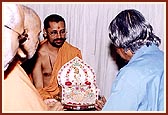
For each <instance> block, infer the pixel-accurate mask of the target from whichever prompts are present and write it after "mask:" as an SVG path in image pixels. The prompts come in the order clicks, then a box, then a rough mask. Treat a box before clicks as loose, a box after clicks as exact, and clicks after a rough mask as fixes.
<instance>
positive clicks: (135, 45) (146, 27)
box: [103, 9, 164, 111]
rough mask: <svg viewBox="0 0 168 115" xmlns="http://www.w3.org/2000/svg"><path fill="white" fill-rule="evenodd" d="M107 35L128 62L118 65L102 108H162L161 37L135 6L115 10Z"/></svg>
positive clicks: (162, 58) (113, 109)
mask: <svg viewBox="0 0 168 115" xmlns="http://www.w3.org/2000/svg"><path fill="white" fill-rule="evenodd" d="M109 30H110V34H109V37H110V39H111V41H112V44H113V45H114V46H115V49H116V51H117V53H118V54H119V55H120V56H121V57H122V58H123V59H125V60H127V61H128V64H127V65H125V66H124V67H123V68H121V69H120V71H119V73H118V74H117V76H116V79H115V81H114V82H113V85H112V90H111V91H112V92H111V95H110V97H109V99H108V100H107V103H106V104H105V106H104V107H103V110H104V111H111V110H112V111H118V110H121V111H122V110H124V111H163V110H164V54H163V52H162V51H161V50H159V48H158V46H159V45H160V42H161V40H160V39H159V37H157V36H156V35H155V34H154V33H153V29H152V26H151V25H150V24H149V23H147V21H146V20H145V18H144V16H143V15H142V14H141V13H140V12H139V11H137V10H134V9H129V10H124V11H122V12H121V13H119V14H118V15H117V16H116V17H115V18H114V19H113V20H112V22H111V23H110V26H109Z"/></svg>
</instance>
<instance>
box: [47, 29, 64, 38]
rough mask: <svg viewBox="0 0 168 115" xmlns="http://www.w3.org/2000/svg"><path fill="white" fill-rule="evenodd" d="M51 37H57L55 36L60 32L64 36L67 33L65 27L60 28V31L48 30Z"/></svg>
mask: <svg viewBox="0 0 168 115" xmlns="http://www.w3.org/2000/svg"><path fill="white" fill-rule="evenodd" d="M47 33H48V34H49V35H50V36H51V37H55V36H58V34H59V35H60V36H64V35H65V34H66V31H65V29H63V30H60V31H59V32H58V31H57V30H53V31H52V32H47Z"/></svg>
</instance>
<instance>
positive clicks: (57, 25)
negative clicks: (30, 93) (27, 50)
mask: <svg viewBox="0 0 168 115" xmlns="http://www.w3.org/2000/svg"><path fill="white" fill-rule="evenodd" d="M43 32H44V40H43V41H41V43H40V47H39V50H38V56H37V61H36V63H35V66H34V69H33V72H32V76H33V82H34V85H35V87H36V88H37V89H38V91H39V93H40V95H41V96H42V97H43V99H48V98H49V99H52V98H54V99H57V100H60V99H61V87H59V85H58V81H57V74H58V71H59V69H60V68H61V67H62V66H63V65H64V64H65V63H66V62H68V61H70V60H71V59H73V58H74V57H76V56H78V57H79V58H82V55H81V51H80V50H79V49H78V48H76V47H74V46H72V45H71V44H69V43H68V42H66V41H65V40H66V24H65V20H64V19H63V18H62V17H61V16H59V15H57V14H51V15H49V16H47V17H46V18H45V20H44V29H43Z"/></svg>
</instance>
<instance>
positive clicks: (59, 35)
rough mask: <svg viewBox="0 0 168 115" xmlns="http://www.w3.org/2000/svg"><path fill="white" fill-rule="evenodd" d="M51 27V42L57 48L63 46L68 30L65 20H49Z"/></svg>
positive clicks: (49, 36)
mask: <svg viewBox="0 0 168 115" xmlns="http://www.w3.org/2000/svg"><path fill="white" fill-rule="evenodd" d="M49 25H50V28H48V29H47V31H46V32H47V38H48V41H49V42H50V44H51V45H52V46H54V47H56V48H60V47H62V45H63V44H64V42H65V40H66V38H65V37H66V31H65V25H64V22H63V21H60V22H58V23H56V22H49Z"/></svg>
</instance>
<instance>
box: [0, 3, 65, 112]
mask: <svg viewBox="0 0 168 115" xmlns="http://www.w3.org/2000/svg"><path fill="white" fill-rule="evenodd" d="M3 8H4V12H3V13H5V14H7V12H11V11H13V9H14V11H15V13H10V15H8V17H5V20H8V21H5V23H4V28H3V30H4V31H3V32H4V37H3V40H5V42H4V43H5V44H4V46H3V47H4V50H3V51H4V52H5V55H4V58H6V57H8V56H9V57H10V58H8V60H5V63H4V68H5V69H4V71H5V73H6V72H7V74H5V80H4V93H3V94H4V99H3V101H4V108H3V110H4V111H48V110H63V107H62V105H61V104H60V103H59V102H57V101H56V100H45V102H44V101H43V100H42V98H41V96H40V95H39V93H38V91H37V90H36V88H35V87H34V86H33V84H32V83H31V81H30V79H29V78H28V75H27V74H26V72H25V71H24V70H23V68H22V67H21V66H20V65H19V64H18V63H17V62H18V60H16V58H15V57H14V56H15V54H16V52H18V54H19V55H20V56H21V57H24V58H26V59H29V58H31V57H32V56H33V55H34V53H35V51H36V49H37V46H38V43H39V40H38V36H39V34H40V32H41V27H40V25H41V22H40V18H39V17H38V15H37V14H36V13H35V12H34V11H33V10H32V9H30V8H28V7H25V6H22V5H12V7H11V6H10V5H9V4H5V5H4V6H3ZM14 11H13V12H14ZM11 18H13V19H11ZM6 22H8V23H6ZM14 22H16V23H14ZM29 22H33V24H30V23H29ZM11 23H13V24H14V25H13V26H11V25H10V24H11ZM20 23H23V24H24V25H23V24H20ZM32 28H33V31H32ZM6 40H9V41H10V43H11V44H8V42H6ZM7 46H8V47H7ZM5 48H7V50H6V49H5ZM8 53H9V54H10V55H8ZM9 64H10V65H9ZM6 65H7V66H6ZM11 66H12V68H11ZM51 103H52V105H51ZM47 104H48V105H50V106H47Z"/></svg>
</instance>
